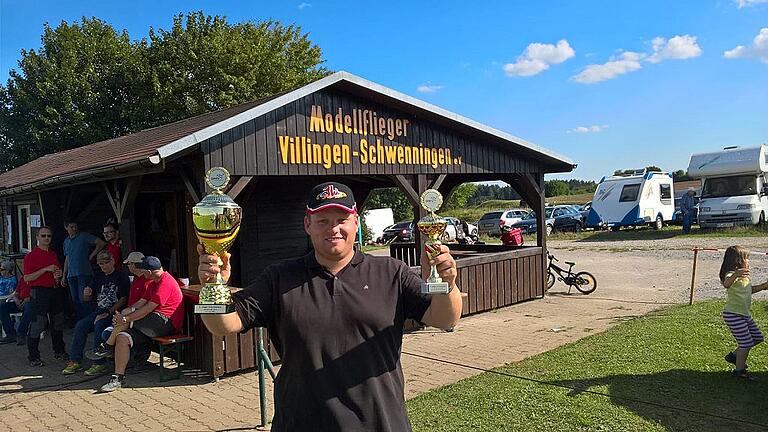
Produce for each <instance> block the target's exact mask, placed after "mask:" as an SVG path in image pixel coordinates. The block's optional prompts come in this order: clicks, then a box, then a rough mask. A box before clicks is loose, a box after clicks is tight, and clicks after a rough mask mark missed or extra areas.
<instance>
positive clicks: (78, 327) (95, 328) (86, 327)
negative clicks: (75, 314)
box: [69, 312, 112, 363]
mask: <svg viewBox="0 0 768 432" xmlns="http://www.w3.org/2000/svg"><path fill="white" fill-rule="evenodd" d="M95 319H96V312H91V313H90V314H88V315H86V316H85V317H84V318H83V319H81V320H79V321H78V322H77V324H75V333H74V334H73V335H72V346H71V347H70V349H69V359H70V360H72V361H73V362H77V363H82V362H83V349H85V342H86V341H87V340H88V333H90V332H94V334H93V347H94V348H96V347H98V346H99V344H100V343H101V340H100V339H99V336H100V335H101V333H102V332H103V331H104V329H105V328H107V327H108V326H109V325H110V324H112V317H111V316H108V317H106V318H102V319H100V320H99V321H96V323H94V322H93V321H94V320H95Z"/></svg>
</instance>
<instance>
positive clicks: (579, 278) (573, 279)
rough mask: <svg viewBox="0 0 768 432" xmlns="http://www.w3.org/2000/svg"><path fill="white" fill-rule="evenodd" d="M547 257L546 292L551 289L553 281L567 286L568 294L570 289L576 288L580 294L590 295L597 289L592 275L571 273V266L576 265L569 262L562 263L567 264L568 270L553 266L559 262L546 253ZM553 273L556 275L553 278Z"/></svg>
mask: <svg viewBox="0 0 768 432" xmlns="http://www.w3.org/2000/svg"><path fill="white" fill-rule="evenodd" d="M547 256H548V258H549V266H548V267H547V290H549V289H550V288H552V286H553V285H554V284H555V280H560V281H562V282H563V283H564V284H566V285H568V292H569V293H570V292H571V288H576V289H577V290H579V292H581V293H582V294H591V293H592V292H593V291H594V290H596V289H597V279H595V277H594V276H593V275H592V273H589V272H585V271H581V272H578V273H573V266H575V265H576V263H575V262H571V261H564V263H565V264H568V270H565V269H564V268H562V267H559V266H558V265H557V264H555V262H556V261H560V260H558V259H557V258H555V256H554V255H552V254H551V253H547ZM555 273H557V276H555Z"/></svg>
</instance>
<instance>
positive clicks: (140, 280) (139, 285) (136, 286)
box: [85, 252, 152, 362]
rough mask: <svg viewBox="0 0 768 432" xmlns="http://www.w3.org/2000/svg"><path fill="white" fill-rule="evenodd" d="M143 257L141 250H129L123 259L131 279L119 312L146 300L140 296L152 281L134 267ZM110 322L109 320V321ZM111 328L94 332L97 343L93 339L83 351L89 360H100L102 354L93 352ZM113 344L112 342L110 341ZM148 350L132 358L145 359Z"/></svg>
mask: <svg viewBox="0 0 768 432" xmlns="http://www.w3.org/2000/svg"><path fill="white" fill-rule="evenodd" d="M142 259H144V254H143V253H141V252H131V253H130V254H128V257H127V258H126V259H125V261H123V264H125V268H126V269H127V270H128V272H129V273H130V274H132V275H133V281H132V282H131V289H130V291H129V292H128V306H127V307H126V308H125V309H123V311H122V312H121V313H122V314H123V315H128V314H129V313H132V312H135V311H136V310H137V309H138V308H139V307H141V306H142V305H143V304H144V302H146V300H142V297H144V293H145V292H146V290H147V287H149V284H150V283H151V282H152V281H151V280H149V279H147V277H146V276H145V273H147V274H148V272H147V271H146V270H142V269H139V268H137V267H136V264H138V263H140V262H141V260H142ZM139 301H141V302H142V303H141V304H138V303H139ZM110 324H111V321H110ZM112 330H114V327H112V326H111V325H110V326H109V327H107V328H105V329H104V331H103V332H101V333H97V332H94V337H97V338H99V339H98V343H97V342H96V341H94V349H93V350H89V351H88V352H86V353H85V356H86V357H87V358H89V359H90V360H93V361H94V362H96V361H101V360H102V358H103V357H102V356H95V355H94V352H95V351H96V350H98V349H99V346H100V345H101V343H102V342H105V341H108V340H109V337H110V335H111V334H112ZM112 344H114V342H113V343H112ZM149 354H150V351H149V350H147V351H145V352H142V353H137V354H135V355H134V358H135V359H136V358H139V359H141V360H140V361H146V359H148V358H149Z"/></svg>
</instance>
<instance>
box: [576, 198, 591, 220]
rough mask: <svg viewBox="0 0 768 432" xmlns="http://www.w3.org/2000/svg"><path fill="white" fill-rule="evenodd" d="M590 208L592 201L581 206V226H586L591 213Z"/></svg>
mask: <svg viewBox="0 0 768 432" xmlns="http://www.w3.org/2000/svg"><path fill="white" fill-rule="evenodd" d="M590 209H592V201H590V202H588V203H586V204H584V205H583V206H581V207H579V213H580V214H581V226H584V222H586V221H587V215H588V214H589V210H590Z"/></svg>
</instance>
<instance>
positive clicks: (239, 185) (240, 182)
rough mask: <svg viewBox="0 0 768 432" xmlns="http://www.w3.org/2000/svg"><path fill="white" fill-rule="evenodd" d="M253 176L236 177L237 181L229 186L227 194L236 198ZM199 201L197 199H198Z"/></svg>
mask: <svg viewBox="0 0 768 432" xmlns="http://www.w3.org/2000/svg"><path fill="white" fill-rule="evenodd" d="M253 178H254V176H242V177H240V178H239V179H237V182H235V184H234V185H232V187H231V188H229V190H228V191H227V195H229V196H230V198H232V199H233V200H234V199H237V197H238V195H240V193H241V192H242V191H243V190H244V189H245V187H246V186H248V184H249V183H250V182H251V180H253ZM198 201H199V200H198Z"/></svg>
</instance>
